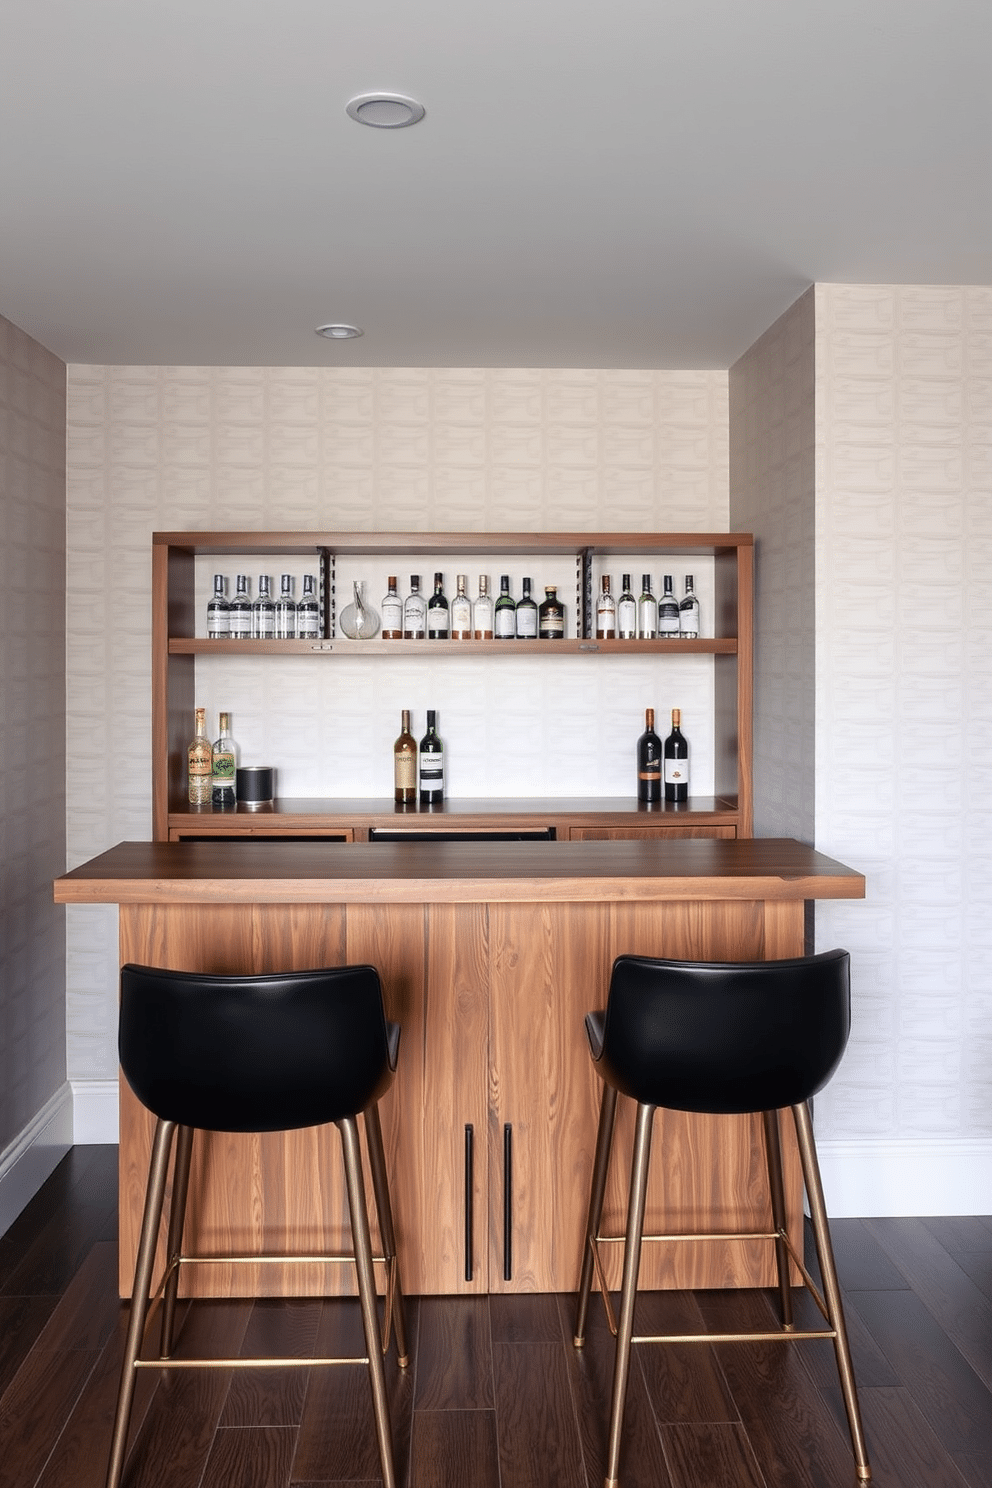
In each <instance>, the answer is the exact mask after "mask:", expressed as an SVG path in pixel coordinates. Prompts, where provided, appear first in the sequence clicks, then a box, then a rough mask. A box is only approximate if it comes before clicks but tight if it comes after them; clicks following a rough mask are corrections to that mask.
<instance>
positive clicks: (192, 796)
mask: <svg viewBox="0 0 992 1488" xmlns="http://www.w3.org/2000/svg"><path fill="white" fill-rule="evenodd" d="M195 711H196V727H195V730H194V733H193V737H192V739H191V740H190V741H189V745H188V746H187V749H186V780H187V792H186V793H187V796H188V798H189V804H190V805H191V806H209V805H210V792H211V776H212V773H213V750H212V749H211V747H210V740H209V739H208V738H207V724H206V717H207V710H206V708H197V709H196V710H195Z"/></svg>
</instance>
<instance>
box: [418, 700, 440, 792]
mask: <svg viewBox="0 0 992 1488" xmlns="http://www.w3.org/2000/svg"><path fill="white" fill-rule="evenodd" d="M443 800H444V745H443V744H442V743H441V740H440V737H439V736H438V732H437V714H436V713H435V711H434V709H433V708H428V710H427V732H426V734H425V735H424V737H423V738H422V739H421V741H420V804H421V806H440V804H441V802H442V801H443Z"/></svg>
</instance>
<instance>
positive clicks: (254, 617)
mask: <svg viewBox="0 0 992 1488" xmlns="http://www.w3.org/2000/svg"><path fill="white" fill-rule="evenodd" d="M270 582H271V581H270V579H269V575H268V574H259V576H258V594H257V595H256V597H255V603H254V604H253V605H252V607H251V633H252V638H253V639H254V640H256V641H271V639H272V637H273V636H274V635H275V633H276V607H275V603H274V601H273V599H272V595H271V594H270V592H269V585H270Z"/></svg>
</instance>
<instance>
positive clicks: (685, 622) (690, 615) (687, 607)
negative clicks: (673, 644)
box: [679, 574, 701, 641]
mask: <svg viewBox="0 0 992 1488" xmlns="http://www.w3.org/2000/svg"><path fill="white" fill-rule="evenodd" d="M700 629H701V627H700V624H699V599H698V597H697V595H696V590H695V586H694V581H693V576H692V574H686V576H685V594H684V595H683V597H682V598H681V599H680V600H679V632H680V634H681V636H682V639H683V640H685V641H694V640H696V639H697V638H698V636H699V632H700Z"/></svg>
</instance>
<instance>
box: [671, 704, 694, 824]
mask: <svg viewBox="0 0 992 1488" xmlns="http://www.w3.org/2000/svg"><path fill="white" fill-rule="evenodd" d="M681 725H682V710H681V709H680V708H673V709H672V732H671V733H670V734H669V736H668V738H667V739H666V740H665V800H666V801H687V800H688V799H689V745H688V743H687V742H686V738H685V735H684V734H683V732H682V727H681Z"/></svg>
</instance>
